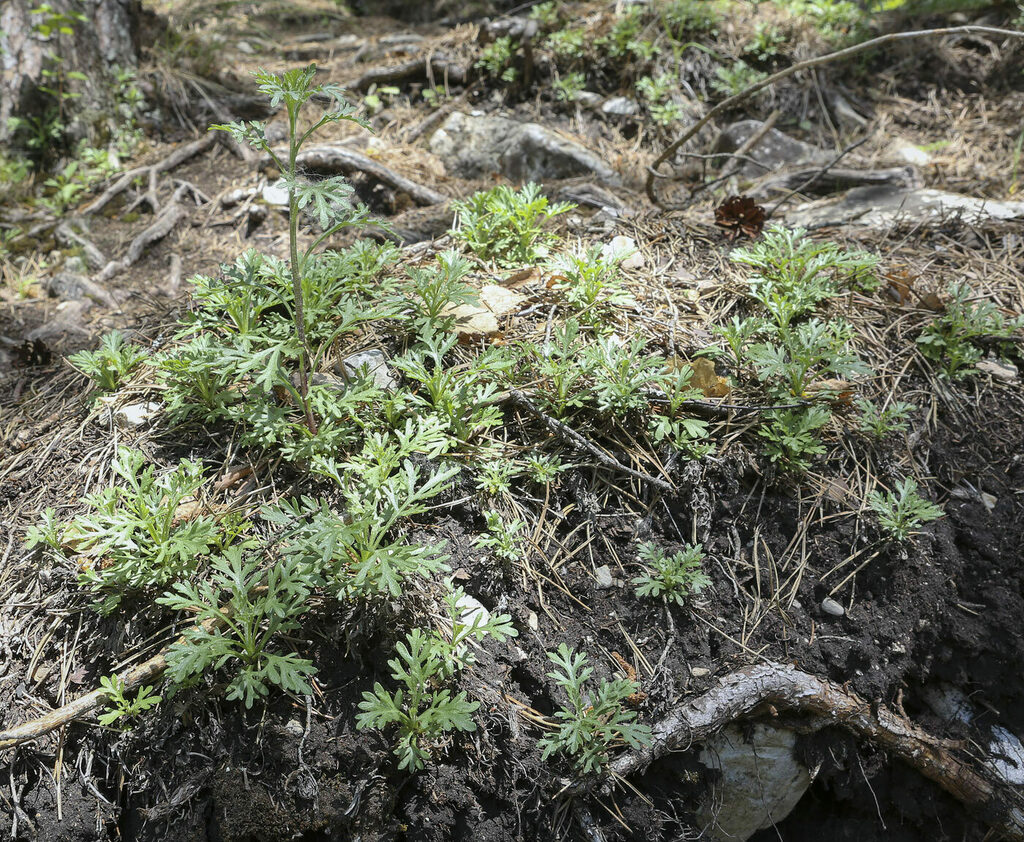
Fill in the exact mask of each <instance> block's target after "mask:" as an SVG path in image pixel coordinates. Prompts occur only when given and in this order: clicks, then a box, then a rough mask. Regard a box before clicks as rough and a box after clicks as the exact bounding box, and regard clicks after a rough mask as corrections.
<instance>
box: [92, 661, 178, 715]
mask: <svg viewBox="0 0 1024 842" xmlns="http://www.w3.org/2000/svg"><path fill="white" fill-rule="evenodd" d="M100 689H101V690H102V691H103V692H104V693H105V694H106V697H107V710H106V712H104V713H101V714H100V715H99V716H98V717H97V719H98V720H99V723H100V725H113V724H114V723H115V722H117V721H118V720H123V719H134V718H135V717H137V716H139V715H140V714H143V713H145V712H146V711H147V710H150V709H151V708H155V707H156V706H157V705H158V704H160V702H161V701H162V700H163V697H161V696H158V695H154V693H153V690H154V688H153V687H152V686H151V685H143V686H141V687H139V689H138V691H137V692H136V693H135V698H129V697H128V695H127V689H126V687H125V683H124V681H123V680H122V679H121V677H120V676H119V675H118V674H117V673H116V672H115V673H111V674H110V675H105V676H102V677H101V678H100Z"/></svg>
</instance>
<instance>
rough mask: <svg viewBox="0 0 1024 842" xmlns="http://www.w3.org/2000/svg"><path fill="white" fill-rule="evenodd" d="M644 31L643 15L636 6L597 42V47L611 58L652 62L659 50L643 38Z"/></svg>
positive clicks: (624, 14) (618, 19)
mask: <svg viewBox="0 0 1024 842" xmlns="http://www.w3.org/2000/svg"><path fill="white" fill-rule="evenodd" d="M643 31H644V16H643V13H642V12H641V10H640V9H638V8H636V7H635V6H634V7H631V8H629V9H627V10H626V11H625V12H624V13H623V14H622V15H620V16H619V17H618V18H617V19H616V21H615V23H613V24H612V27H611V29H609V30H608V33H607V34H606V35H604V36H602V37H601V38H598V39H597V40H596V41H595V45H596V46H597V48H598V49H600V50H603V51H604V52H605V53H606V54H607V55H608V56H609V58H613V59H621V58H627V57H633V58H637V59H640V60H641V61H650V60H651V59H652V58H654V56H655V55H656V54H657V52H658V50H657V47H656V46H655V44H654V43H653V42H652V41H650V40H648V39H647V38H644V37H643Z"/></svg>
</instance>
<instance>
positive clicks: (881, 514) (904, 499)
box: [868, 477, 944, 541]
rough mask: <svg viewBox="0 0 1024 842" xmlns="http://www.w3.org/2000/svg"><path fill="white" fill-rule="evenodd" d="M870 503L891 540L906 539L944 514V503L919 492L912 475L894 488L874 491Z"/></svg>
mask: <svg viewBox="0 0 1024 842" xmlns="http://www.w3.org/2000/svg"><path fill="white" fill-rule="evenodd" d="M868 506H869V507H870V508H871V510H872V511H874V512H875V514H877V515H878V523H879V525H880V526H881V527H882V530H883V531H884V532H885V534H886V536H887V537H888V538H889V540H891V541H906V540H907V539H908V538H909V537H910V536H911V535H912V534H914V532H915V531H916V530H917V529H919V528H920V527H921V526H922V525H923V524H925V523H927V522H929V521H932V520H937V519H938V518H940V517H942V515H943V514H944V512H943V511H942V508H941V507H940V506H936V505H935V504H934V503H931V502H929V501H928V500H925V499H924V498H923V497H921V496H920V495H919V494H918V493H917V483H916V482H914V480H912V479H910V478H909V477H908V478H907V479H905V480H903V482H901V483H899V484H898V485H897V486H896V489H895V490H894V491H887V492H886V493H885V494H880V493H879V492H877V491H872V492H871V493H870V494H868Z"/></svg>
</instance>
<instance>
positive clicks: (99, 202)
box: [82, 132, 217, 214]
mask: <svg viewBox="0 0 1024 842" xmlns="http://www.w3.org/2000/svg"><path fill="white" fill-rule="evenodd" d="M215 143H217V135H216V134H215V133H213V132H208V133H207V134H205V135H203V136H202V137H200V138H198V139H196V140H193V141H192V142H191V143H186V144H185V145H184V146H180V147H178V148H177V149H175V150H174V152H172V153H171V154H170V155H168V156H167V157H166V158H164V159H163V160H162V161H158V162H157V163H155V164H150V165H149V166H146V167H135V168H134V169H130V170H127V171H126V172H123V173H121V177H120V178H118V179H117V181H115V182H114V183H113V184H111V185H110V186H109V187H108V188H107V189H106V190H104V191H103V193H102V194H100V196H99V198H97V199H96V201H94V202H92V203H91V204H89V205H87V206H86V207H85V209H84V210H83V211H82V212H83V213H86V214H90V213H97V212H98V211H101V210H103V208H105V207H106V206H107V205H108V204H110V202H111V201H113V200H114V199H115V198H117V197H118V196H119V195H121V193H123V192H124V191H125V190H127V189H128V188H129V187H130V186H131V184H132V182H133V181H135V179H137V178H141V177H143V176H145V177H146V182H147V189H146V193H145V194H143V196H142V197H140V198H139V199H138V200H136V202H135V204H136V205H138V204H140V203H142V202H145V203H146V204H148V205H149V206H150V208H151V209H152V211H153V213H157V212H158V211H159V210H160V207H159V204H158V202H157V198H156V177H157V176H158V175H159V174H160V173H165V172H170V171H171V170H173V169H175V168H176V167H179V166H181V165H182V164H183V163H185V161H188V160H189V159H191V158H194V157H195V156H196V155H198V154H199V153H201V152H205V151H206V150H207V149H209V148H210V147H212V146H213V145H214V144H215Z"/></svg>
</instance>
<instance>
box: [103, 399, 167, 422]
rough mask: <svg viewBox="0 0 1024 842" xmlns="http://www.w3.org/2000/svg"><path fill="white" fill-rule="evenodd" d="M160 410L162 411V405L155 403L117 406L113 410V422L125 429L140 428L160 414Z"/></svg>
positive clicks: (147, 402)
mask: <svg viewBox="0 0 1024 842" xmlns="http://www.w3.org/2000/svg"><path fill="white" fill-rule="evenodd" d="M161 409H163V404H159V403H157V402H155V401H146V402H145V403H130V404H127V405H125V406H119V407H117V409H115V410H114V420H115V421H117V422H118V423H120V424H121V425H122V426H125V427H141V426H142V425H143V424H145V423H146V422H147V421H149V420H151V419H152V418H153V417H154V416H155V415H156V414H157V413H158V412H160V410H161Z"/></svg>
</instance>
